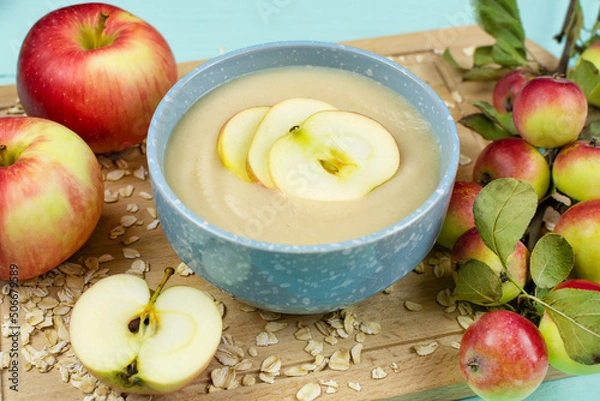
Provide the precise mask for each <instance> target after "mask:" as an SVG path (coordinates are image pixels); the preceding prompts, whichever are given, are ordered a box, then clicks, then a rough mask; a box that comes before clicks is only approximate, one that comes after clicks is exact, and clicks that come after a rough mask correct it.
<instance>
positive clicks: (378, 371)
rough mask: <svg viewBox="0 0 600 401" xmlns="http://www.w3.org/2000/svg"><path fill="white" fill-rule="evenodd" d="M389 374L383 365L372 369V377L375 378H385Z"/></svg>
mask: <svg viewBox="0 0 600 401" xmlns="http://www.w3.org/2000/svg"><path fill="white" fill-rule="evenodd" d="M386 376H387V372H386V371H385V369H383V368H382V367H380V366H378V367H376V368H375V369H373V370H372V371H371V378H373V379H377V380H379V379H383V378H385V377H386Z"/></svg>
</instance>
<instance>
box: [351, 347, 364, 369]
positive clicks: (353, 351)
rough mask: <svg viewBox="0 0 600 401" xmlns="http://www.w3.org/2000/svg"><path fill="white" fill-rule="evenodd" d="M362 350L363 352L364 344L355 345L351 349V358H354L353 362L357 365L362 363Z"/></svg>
mask: <svg viewBox="0 0 600 401" xmlns="http://www.w3.org/2000/svg"><path fill="white" fill-rule="evenodd" d="M362 350H363V344H362V343H358V344H355V345H354V346H353V347H352V348H351V349H350V356H352V362H353V363H354V364H355V365H358V364H359V363H360V355H361V353H362Z"/></svg>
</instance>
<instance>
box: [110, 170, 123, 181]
mask: <svg viewBox="0 0 600 401" xmlns="http://www.w3.org/2000/svg"><path fill="white" fill-rule="evenodd" d="M124 176H125V170H123V169H122V168H118V169H115V170H112V171H110V172H108V174H106V179H107V180H108V181H119V180H120V179H121V178H123V177H124Z"/></svg>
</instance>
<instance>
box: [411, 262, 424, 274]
mask: <svg viewBox="0 0 600 401" xmlns="http://www.w3.org/2000/svg"><path fill="white" fill-rule="evenodd" d="M413 272H415V273H417V274H423V273H425V263H423V262H421V263H419V264H418V265H417V266H416V267H415V268H414V269H413Z"/></svg>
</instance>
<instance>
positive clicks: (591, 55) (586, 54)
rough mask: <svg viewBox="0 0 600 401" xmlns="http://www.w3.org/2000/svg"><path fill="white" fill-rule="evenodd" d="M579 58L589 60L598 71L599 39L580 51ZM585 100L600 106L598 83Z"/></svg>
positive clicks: (599, 62)
mask: <svg viewBox="0 0 600 401" xmlns="http://www.w3.org/2000/svg"><path fill="white" fill-rule="evenodd" d="M581 59H583V60H587V61H589V62H590V63H592V64H593V65H594V66H595V67H596V68H597V69H598V71H600V41H596V42H594V43H593V44H591V45H590V46H589V47H588V48H587V49H585V50H584V51H583V52H582V53H581ZM587 100H588V102H589V103H590V104H591V105H594V106H596V107H600V85H599V86H597V87H596V88H594V89H593V90H592V92H591V93H590V94H589V95H588V98H587Z"/></svg>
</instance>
